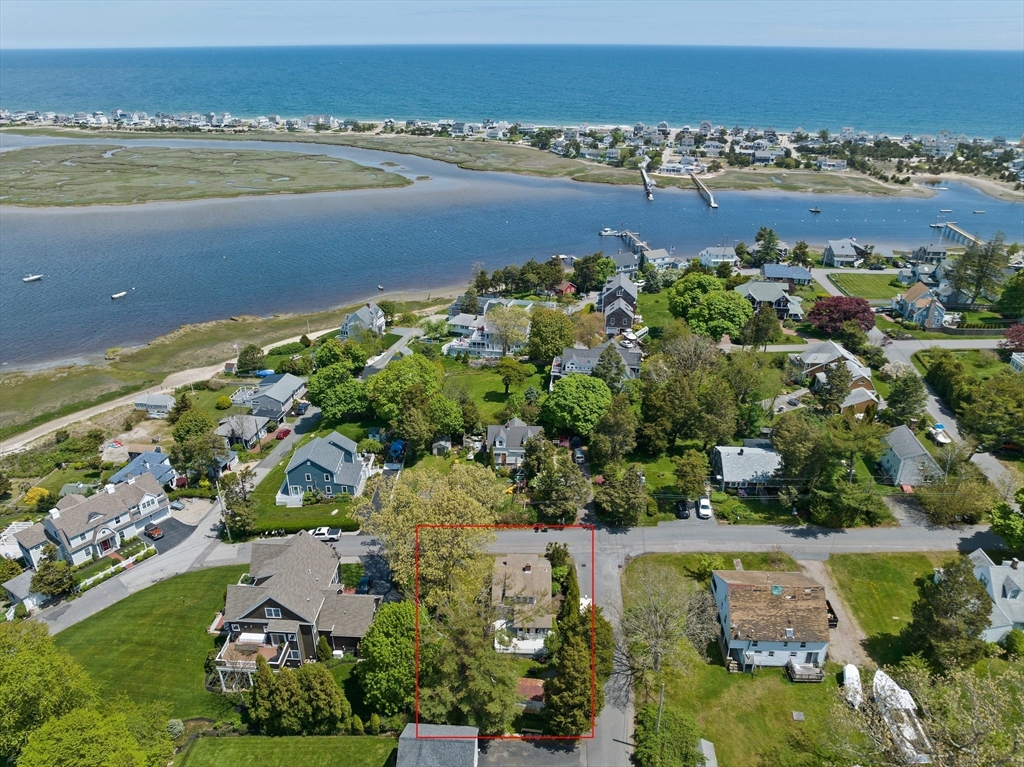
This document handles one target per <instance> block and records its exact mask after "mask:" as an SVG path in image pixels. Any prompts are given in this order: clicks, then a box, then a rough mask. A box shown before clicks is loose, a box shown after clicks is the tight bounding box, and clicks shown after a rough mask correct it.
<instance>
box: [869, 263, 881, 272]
mask: <svg viewBox="0 0 1024 767" xmlns="http://www.w3.org/2000/svg"><path fill="white" fill-rule="evenodd" d="M868 269H870V270H871V271H873V272H880V271H882V270H883V269H885V264H872V265H871V266H869V267H868Z"/></svg>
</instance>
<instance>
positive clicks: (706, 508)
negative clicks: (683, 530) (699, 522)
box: [697, 498, 711, 519]
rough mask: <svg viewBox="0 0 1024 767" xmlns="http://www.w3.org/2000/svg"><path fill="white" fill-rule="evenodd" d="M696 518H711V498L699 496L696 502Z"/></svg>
mask: <svg viewBox="0 0 1024 767" xmlns="http://www.w3.org/2000/svg"><path fill="white" fill-rule="evenodd" d="M697 517H698V519H711V499H710V498H701V499H700V500H699V501H698V502H697Z"/></svg>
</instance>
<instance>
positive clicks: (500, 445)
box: [487, 418, 544, 466]
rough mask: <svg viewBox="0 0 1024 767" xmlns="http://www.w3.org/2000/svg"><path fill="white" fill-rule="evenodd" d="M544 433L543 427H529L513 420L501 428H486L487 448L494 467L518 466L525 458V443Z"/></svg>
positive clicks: (520, 421)
mask: <svg viewBox="0 0 1024 767" xmlns="http://www.w3.org/2000/svg"><path fill="white" fill-rule="evenodd" d="M543 433H544V427H543V426H529V425H527V423H526V422H525V421H522V420H520V419H518V418H513V419H512V420H511V421H509V422H508V423H506V424H505V425H503V426H494V425H491V426H488V427H487V448H488V449H489V450H490V451H491V463H492V464H493V465H494V466H519V464H520V463H522V462H523V459H524V458H525V457H526V447H525V445H526V441H527V440H528V439H531V438H533V437H536V436H538V435H540V434H543Z"/></svg>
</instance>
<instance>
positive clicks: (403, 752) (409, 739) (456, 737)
mask: <svg viewBox="0 0 1024 767" xmlns="http://www.w3.org/2000/svg"><path fill="white" fill-rule="evenodd" d="M417 726H418V727H419V737H417V734H416V728H417ZM479 734H480V730H478V729H477V728H476V727H461V726H456V725H451V724H419V725H417V724H416V723H415V722H410V723H409V724H407V725H405V729H404V730H402V735H401V736H400V737H399V738H398V763H397V765H396V767H477V764H478V757H479V752H478V751H477V748H476V743H477V741H476V739H477V736H478V735H479Z"/></svg>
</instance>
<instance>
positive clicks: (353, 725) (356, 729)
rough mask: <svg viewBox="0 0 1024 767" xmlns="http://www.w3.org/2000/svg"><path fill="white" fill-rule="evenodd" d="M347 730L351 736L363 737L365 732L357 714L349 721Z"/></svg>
mask: <svg viewBox="0 0 1024 767" xmlns="http://www.w3.org/2000/svg"><path fill="white" fill-rule="evenodd" d="M348 724H349V730H350V731H351V732H352V734H353V735H365V734H366V730H365V729H364V728H363V720H362V719H360V718H359V715H358V714H353V715H352V718H351V719H349V723H348Z"/></svg>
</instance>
